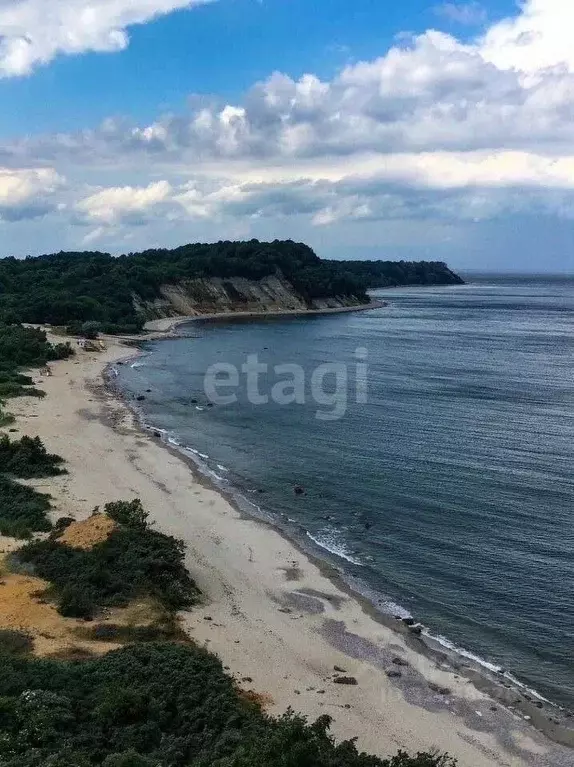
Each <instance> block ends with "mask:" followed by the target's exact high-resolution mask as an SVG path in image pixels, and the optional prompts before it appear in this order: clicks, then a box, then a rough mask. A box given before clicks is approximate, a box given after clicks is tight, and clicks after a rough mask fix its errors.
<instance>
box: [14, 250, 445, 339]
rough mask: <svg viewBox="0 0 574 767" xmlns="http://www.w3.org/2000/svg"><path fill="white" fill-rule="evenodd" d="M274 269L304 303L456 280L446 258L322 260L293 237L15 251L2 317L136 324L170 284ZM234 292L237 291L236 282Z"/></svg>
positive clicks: (120, 328) (359, 298) (121, 327)
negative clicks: (32, 254) (35, 253)
mask: <svg viewBox="0 0 574 767" xmlns="http://www.w3.org/2000/svg"><path fill="white" fill-rule="evenodd" d="M273 275H280V276H281V278H282V279H284V280H285V281H286V283H287V284H288V285H289V288H290V289H291V290H292V292H293V295H294V296H296V297H297V299H298V300H299V301H300V303H301V305H302V306H303V308H305V307H308V308H311V307H313V306H314V305H316V302H320V301H322V300H325V299H333V298H337V299H340V300H342V301H344V302H346V303H348V304H351V305H353V304H360V303H367V302H368V300H369V299H368V296H367V294H366V289H367V288H368V287H378V286H379V285H396V284H436V283H437V282H444V281H447V282H448V281H458V278H456V275H453V274H452V272H450V271H449V270H448V269H447V268H446V267H445V266H444V265H443V264H425V263H419V264H406V263H403V262H401V263H398V264H393V263H392V262H354V261H324V260H321V259H320V258H319V257H318V256H317V255H316V254H315V253H314V252H313V251H312V250H311V248H309V247H308V246H307V245H304V244H302V243H295V242H292V241H282V242H280V241H274V242H270V243H265V242H259V241H258V240H251V241H249V242H218V243H214V244H191V245H183V246H182V247H179V248H175V249H174V250H147V251H144V252H142V253H130V254H127V255H124V256H120V257H118V258H114V257H112V256H110V255H109V254H106V253H97V252H86V253H57V254H53V255H46V256H40V257H37V258H26V259H16V258H13V257H10V258H5V259H2V260H0V322H1V321H3V322H5V323H14V322H29V323H50V324H53V325H65V326H69V325H72V326H74V325H75V326H76V328H77V329H79V328H78V324H81V323H84V322H95V323H98V325H99V328H98V329H99V330H102V331H105V332H111V333H113V332H125V331H127V332H130V331H136V330H139V329H141V327H142V325H143V324H144V322H145V320H146V319H148V317H146V315H145V309H142V307H145V306H146V305H148V304H150V303H152V302H154V301H155V300H157V299H159V298H160V297H161V296H162V289H163V288H165V287H166V286H182V285H185V284H186V283H190V282H191V281H193V280H198V279H206V278H220V279H222V280H229V279H231V278H244V279H247V280H252V281H258V280H262V279H263V278H266V277H270V276H273ZM385 275H386V276H385ZM224 287H225V283H224ZM228 292H230V293H231V295H233V292H234V286H233V285H232V284H231V283H230V284H229V291H228ZM237 299H238V301H241V300H243V299H242V297H241V296H237Z"/></svg>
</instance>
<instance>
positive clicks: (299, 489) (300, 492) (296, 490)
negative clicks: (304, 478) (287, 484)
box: [293, 485, 305, 495]
mask: <svg viewBox="0 0 574 767" xmlns="http://www.w3.org/2000/svg"><path fill="white" fill-rule="evenodd" d="M293 492H294V493H295V495H305V488H304V487H301V485H295V487H294V488H293Z"/></svg>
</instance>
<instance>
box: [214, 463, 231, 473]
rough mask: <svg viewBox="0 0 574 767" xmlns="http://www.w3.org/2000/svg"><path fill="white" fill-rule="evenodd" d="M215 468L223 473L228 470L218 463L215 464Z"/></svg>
mask: <svg viewBox="0 0 574 767" xmlns="http://www.w3.org/2000/svg"><path fill="white" fill-rule="evenodd" d="M216 466H217V468H218V469H219V471H225V472H228V471H229V469H228V468H227V466H223V465H222V464H220V463H217V464H216Z"/></svg>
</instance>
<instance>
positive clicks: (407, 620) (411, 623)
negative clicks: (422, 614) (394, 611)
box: [401, 618, 416, 626]
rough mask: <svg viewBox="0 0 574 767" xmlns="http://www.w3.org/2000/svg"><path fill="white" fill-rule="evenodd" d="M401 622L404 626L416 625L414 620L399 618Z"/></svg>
mask: <svg viewBox="0 0 574 767" xmlns="http://www.w3.org/2000/svg"><path fill="white" fill-rule="evenodd" d="M401 620H402V622H403V623H404V624H405V626H414V625H415V623H416V620H415V619H414V618H401Z"/></svg>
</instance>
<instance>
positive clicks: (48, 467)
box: [0, 434, 64, 479]
mask: <svg viewBox="0 0 574 767" xmlns="http://www.w3.org/2000/svg"><path fill="white" fill-rule="evenodd" d="M62 463H63V458H60V456H58V455H51V454H50V453H48V452H47V450H46V448H45V447H44V445H43V444H42V440H41V439H40V438H39V437H22V438H21V439H20V440H14V441H12V442H11V441H10V438H9V437H8V435H7V434H5V435H4V436H2V437H0V471H2V472H4V473H6V474H12V475H13V476H15V477H21V478H22V479H31V478H32V477H53V476H56V475H58V474H63V473H64V470H63V469H61V468H60V464H62Z"/></svg>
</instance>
